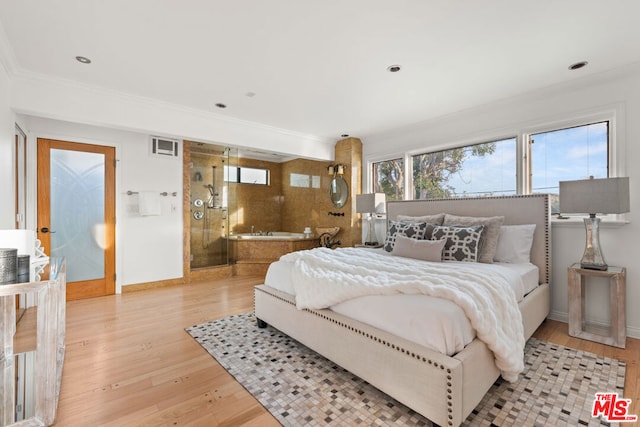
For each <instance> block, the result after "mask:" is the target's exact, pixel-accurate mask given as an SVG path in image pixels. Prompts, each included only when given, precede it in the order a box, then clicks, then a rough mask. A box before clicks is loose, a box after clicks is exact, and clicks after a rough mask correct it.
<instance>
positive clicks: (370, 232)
mask: <svg viewBox="0 0 640 427" xmlns="http://www.w3.org/2000/svg"><path fill="white" fill-rule="evenodd" d="M367 222H368V223H369V224H368V226H369V227H368V229H367V240H366V241H365V242H364V245H365V246H378V241H377V236H376V231H375V229H374V227H375V225H374V223H373V216H372V215H371V214H369V217H368V218H367Z"/></svg>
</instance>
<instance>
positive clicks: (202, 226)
mask: <svg viewBox="0 0 640 427" xmlns="http://www.w3.org/2000/svg"><path fill="white" fill-rule="evenodd" d="M190 147H191V149H190V158H191V161H190V163H189V173H190V180H189V181H190V215H191V218H190V222H191V227H190V242H191V243H190V249H191V269H192V270H193V269H199V268H206V267H215V266H224V265H229V239H228V238H227V237H228V236H229V232H230V230H231V229H232V228H233V227H235V225H236V224H237V220H236V219H235V218H236V216H237V198H236V197H235V195H236V188H235V186H236V185H237V184H236V183H234V182H229V177H228V176H226V174H228V173H229V170H230V169H233V168H229V166H237V164H238V153H237V149H231V148H229V147H224V146H219V145H214V144H205V143H194V142H192V143H191V144H190Z"/></svg>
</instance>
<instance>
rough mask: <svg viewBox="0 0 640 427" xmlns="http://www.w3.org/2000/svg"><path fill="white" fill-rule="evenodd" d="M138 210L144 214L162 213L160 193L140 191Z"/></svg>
mask: <svg viewBox="0 0 640 427" xmlns="http://www.w3.org/2000/svg"><path fill="white" fill-rule="evenodd" d="M138 212H139V213H140V215H142V216H151V215H160V214H161V209H160V193H159V192H157V191H140V192H139V193H138Z"/></svg>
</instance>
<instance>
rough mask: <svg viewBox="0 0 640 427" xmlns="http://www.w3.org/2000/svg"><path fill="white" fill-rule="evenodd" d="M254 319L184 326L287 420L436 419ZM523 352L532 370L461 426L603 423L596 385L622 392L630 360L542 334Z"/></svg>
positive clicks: (491, 394) (421, 422)
mask: <svg viewBox="0 0 640 427" xmlns="http://www.w3.org/2000/svg"><path fill="white" fill-rule="evenodd" d="M255 322H256V319H255V316H253V314H251V313H247V314H240V315H236V316H230V317H225V318H222V319H218V320H215V321H212V322H209V323H203V324H201V325H196V326H192V327H190V328H187V329H186V331H187V332H188V333H189V334H190V335H191V336H192V337H193V338H194V339H195V340H196V341H197V342H198V343H199V344H200V345H201V346H202V347H204V349H205V350H206V351H207V352H209V354H210V355H211V356H213V357H214V358H215V359H216V360H217V361H218V363H220V365H222V367H223V368H225V369H226V370H227V371H228V372H229V373H230V374H231V375H233V376H234V377H235V379H236V380H237V381H238V382H239V383H240V384H242V385H243V386H244V387H245V388H246V389H247V390H248V391H249V393H251V394H252V395H253V396H254V397H255V398H256V399H258V401H259V402H260V403H262V405H264V407H265V408H266V409H267V410H268V411H269V412H270V413H271V414H272V415H273V416H274V417H275V418H276V419H277V420H278V421H279V422H280V423H281V424H282V425H284V426H300V425H310V424H317V425H327V426H343V425H411V426H425V427H426V426H431V425H432V424H431V422H430V421H429V420H427V419H426V418H424V417H423V416H421V415H420V414H417V413H416V412H415V411H413V410H411V409H409V408H408V407H406V406H405V405H403V404H401V403H399V402H398V401H396V400H394V399H392V398H391V397H389V396H388V395H386V394H384V393H382V392H381V391H379V390H377V389H376V388H374V387H373V386H371V385H370V384H368V383H367V382H365V381H364V380H362V379H361V378H359V377H357V376H355V375H353V374H352V373H350V372H348V371H346V370H344V369H342V368H340V367H339V366H338V365H336V364H335V363H333V362H331V361H330V360H327V359H325V358H324V357H322V356H320V355H319V354H317V353H316V352H314V351H312V350H310V349H309V348H307V347H305V346H304V345H302V344H300V343H299V342H298V341H295V340H293V339H291V338H289V337H288V336H287V335H285V334H283V333H282V332H280V331H278V330H276V329H274V328H272V327H267V328H264V329H260V328H258V327H257V326H256V323H255ZM247 342H250V343H252V344H251V346H247V345H246V343H247ZM524 358H525V366H526V367H527V372H526V375H521V376H520V379H519V381H518V382H516V383H509V382H506V381H503V380H501V379H499V380H498V381H496V382H495V384H494V385H493V386H492V387H491V388H490V389H489V391H488V392H487V394H486V395H485V396H484V398H483V399H482V400H481V401H480V403H479V404H478V405H477V406H476V408H475V410H474V411H473V412H472V413H471V415H469V417H468V418H467V419H466V420H465V421H464V423H463V424H462V425H463V426H475V425H502V426H507V425H509V426H525V425H527V426H528V425H552V424H553V425H585V426H586V425H589V426H592V425H593V426H600V425H602V424H601V423H600V420H599V419H597V418H592V417H591V404H592V402H593V398H594V396H595V393H596V392H598V391H602V390H607V391H612V392H614V391H615V392H617V393H618V394H619V395H620V396H623V395H624V379H625V373H626V365H625V363H624V362H622V361H619V360H617V359H613V358H609V357H603V356H599V355H596V354H593V353H588V352H585V351H579V350H574V349H571V348H568V347H564V346H561V345H557V344H553V343H550V342H547V341H542V340H538V339H536V338H531V339H529V341H528V342H527V345H526V347H525V353H524ZM550 391H557V392H554V393H551V392H550Z"/></svg>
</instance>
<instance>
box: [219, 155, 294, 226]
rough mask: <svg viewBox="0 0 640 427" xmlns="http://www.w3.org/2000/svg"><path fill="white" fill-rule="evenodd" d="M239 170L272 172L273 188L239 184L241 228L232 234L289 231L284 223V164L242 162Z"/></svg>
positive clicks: (246, 160) (270, 184) (271, 186)
mask: <svg viewBox="0 0 640 427" xmlns="http://www.w3.org/2000/svg"><path fill="white" fill-rule="evenodd" d="M238 166H245V167H251V168H258V169H269V174H270V180H271V182H270V183H269V185H252V184H238V185H237V186H236V187H237V198H238V199H237V200H238V212H237V218H238V224H237V226H236V227H234V228H233V229H232V230H231V231H232V233H249V232H251V226H254V231H256V232H258V231H263V232H268V231H289V230H288V229H286V227H285V228H283V226H284V225H285V224H283V223H282V164H281V163H276V162H268V161H263V160H255V159H243V158H240V159H238Z"/></svg>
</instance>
